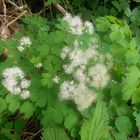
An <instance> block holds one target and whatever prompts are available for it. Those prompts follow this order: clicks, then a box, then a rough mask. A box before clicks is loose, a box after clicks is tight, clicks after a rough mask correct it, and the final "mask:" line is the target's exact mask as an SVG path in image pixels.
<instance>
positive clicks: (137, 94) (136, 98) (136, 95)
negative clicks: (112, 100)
mask: <svg viewBox="0 0 140 140" xmlns="http://www.w3.org/2000/svg"><path fill="white" fill-rule="evenodd" d="M139 102H140V87H139V88H137V89H136V90H135V91H134V92H133V94H132V103H133V104H136V103H139Z"/></svg>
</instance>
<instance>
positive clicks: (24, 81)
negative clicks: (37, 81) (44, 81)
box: [20, 78, 31, 88]
mask: <svg viewBox="0 0 140 140" xmlns="http://www.w3.org/2000/svg"><path fill="white" fill-rule="evenodd" d="M30 84H31V81H29V80H27V79H25V78H24V79H22V80H21V83H20V85H21V88H28V87H30Z"/></svg>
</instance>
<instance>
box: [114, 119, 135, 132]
mask: <svg viewBox="0 0 140 140" xmlns="http://www.w3.org/2000/svg"><path fill="white" fill-rule="evenodd" d="M115 126H116V128H117V129H118V131H119V132H120V133H122V134H126V135H128V134H129V133H130V132H131V128H132V123H131V121H130V119H129V117H128V116H120V117H118V118H117V119H116V121H115Z"/></svg>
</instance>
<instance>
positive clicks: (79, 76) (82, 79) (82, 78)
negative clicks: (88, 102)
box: [73, 69, 87, 83]
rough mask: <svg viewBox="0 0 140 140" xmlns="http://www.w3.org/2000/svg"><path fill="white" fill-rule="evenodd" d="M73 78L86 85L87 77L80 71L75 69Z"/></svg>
mask: <svg viewBox="0 0 140 140" xmlns="http://www.w3.org/2000/svg"><path fill="white" fill-rule="evenodd" d="M73 76H74V78H76V79H77V80H78V81H79V83H86V82H87V75H86V74H85V73H84V72H83V70H82V69H77V70H76V71H75V72H74V73H73Z"/></svg>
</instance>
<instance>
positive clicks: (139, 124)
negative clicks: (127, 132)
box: [133, 111, 140, 127]
mask: <svg viewBox="0 0 140 140" xmlns="http://www.w3.org/2000/svg"><path fill="white" fill-rule="evenodd" d="M133 116H134V117H135V120H136V125H137V127H140V113H137V112H136V111H135V112H134V113H133Z"/></svg>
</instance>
